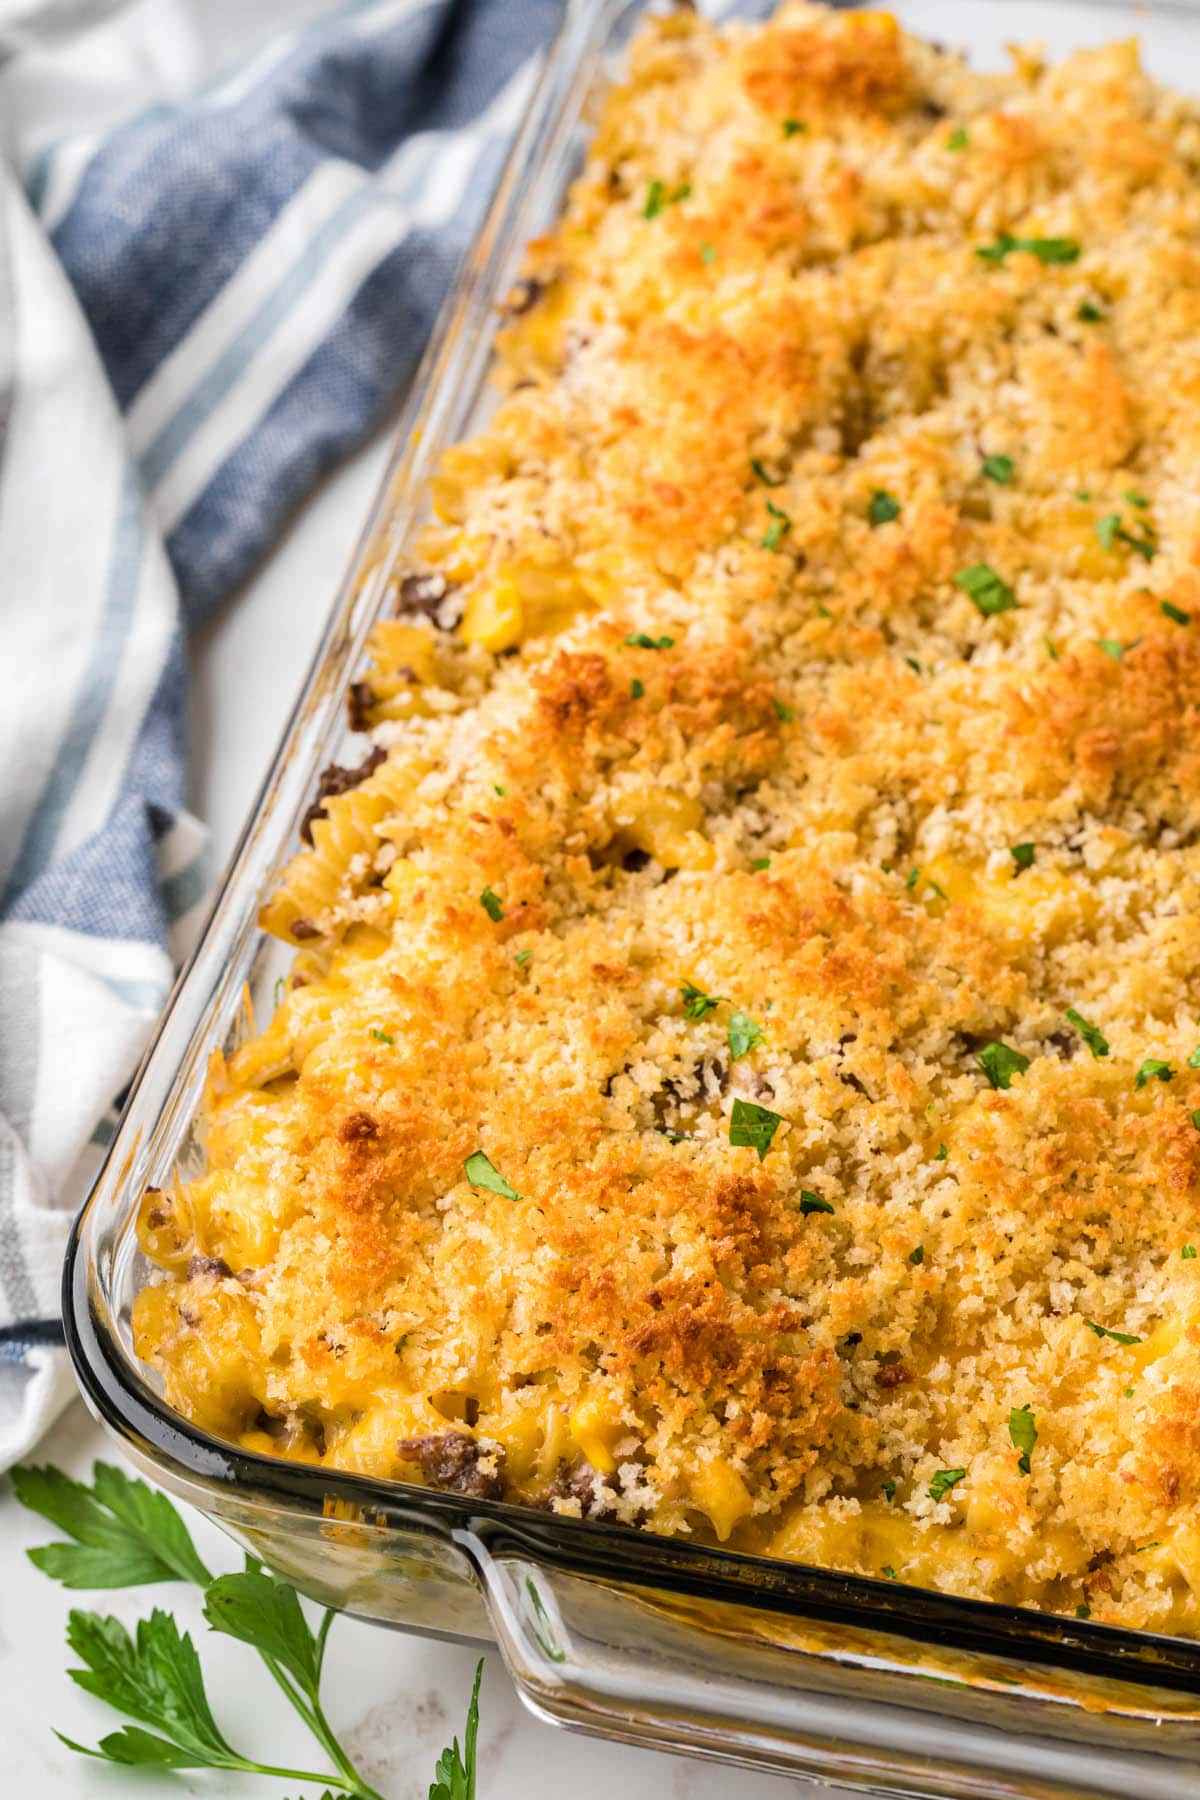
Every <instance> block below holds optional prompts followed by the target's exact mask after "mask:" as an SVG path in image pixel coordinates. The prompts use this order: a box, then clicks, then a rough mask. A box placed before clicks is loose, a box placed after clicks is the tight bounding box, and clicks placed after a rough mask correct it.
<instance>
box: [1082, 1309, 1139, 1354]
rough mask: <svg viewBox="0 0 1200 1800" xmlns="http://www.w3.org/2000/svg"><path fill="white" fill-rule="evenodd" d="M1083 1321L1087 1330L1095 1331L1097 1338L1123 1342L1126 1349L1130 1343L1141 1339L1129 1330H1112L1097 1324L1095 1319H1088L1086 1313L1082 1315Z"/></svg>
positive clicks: (1135, 1342)
mask: <svg viewBox="0 0 1200 1800" xmlns="http://www.w3.org/2000/svg"><path fill="white" fill-rule="evenodd" d="M1083 1322H1084V1324H1085V1325H1086V1326H1087V1328H1088V1330H1089V1331H1094V1332H1095V1334H1096V1336H1097V1337H1098V1338H1111V1339H1112V1341H1113V1343H1114V1344H1124V1345H1125V1347H1126V1349H1128V1348H1129V1346H1130V1344H1140V1343H1141V1341H1142V1340H1141V1338H1140V1337H1135V1336H1134V1334H1133V1333H1132V1332H1131V1331H1112V1330H1110V1328H1109V1327H1108V1326H1107V1325H1097V1323H1096V1321H1095V1319H1089V1318H1088V1317H1087V1315H1086V1314H1085V1315H1084V1320H1083Z"/></svg>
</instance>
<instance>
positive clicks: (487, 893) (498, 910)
mask: <svg viewBox="0 0 1200 1800" xmlns="http://www.w3.org/2000/svg"><path fill="white" fill-rule="evenodd" d="M479 904H480V906H482V908H483V910H484V912H485V913H486V914H487V916H488V918H489V919H491V921H492V923H493V924H494V925H498V924H499V923H500V921H501V919H502V918H503V917H504V904H503V902H502V901H501V899H500V896H499V894H496V893H493V892H492V889H491V888H490V887H485V888H484V890H483V892H482V894H480V896H479Z"/></svg>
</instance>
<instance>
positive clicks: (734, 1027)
mask: <svg viewBox="0 0 1200 1800" xmlns="http://www.w3.org/2000/svg"><path fill="white" fill-rule="evenodd" d="M725 1035H726V1040H727V1042H728V1044H729V1060H730V1061H731V1062H740V1061H741V1059H742V1057H743V1056H749V1054H750V1052H751V1050H757V1048H758V1046H759V1045H760V1044H765V1043H766V1041H767V1040H766V1037H765V1035H764V1033H763V1030H762V1027H761V1026H760V1025H758V1024H757V1023H756V1021H755V1020H754V1019H752V1018H751V1017H750V1014H749V1013H747V1012H742V1011H741V1009H740V1008H739V1009H738V1011H737V1012H733V1013H730V1015H729V1027H728V1030H727V1031H726V1034H725Z"/></svg>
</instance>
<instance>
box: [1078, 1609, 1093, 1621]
mask: <svg viewBox="0 0 1200 1800" xmlns="http://www.w3.org/2000/svg"><path fill="white" fill-rule="evenodd" d="M1091 1616H1092V1609H1091V1607H1090V1606H1077V1607H1076V1608H1075V1617H1076V1618H1077V1619H1090V1618H1091Z"/></svg>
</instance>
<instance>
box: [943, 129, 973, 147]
mask: <svg viewBox="0 0 1200 1800" xmlns="http://www.w3.org/2000/svg"><path fill="white" fill-rule="evenodd" d="M969 141H970V140H969V139H968V137H967V134H966V131H965V130H964V128H963V127H962V126H961V125H956V126H955V128H954V130H953V131H952V132H951V133H950V136H949V137H948V138H947V139H946V148H947V150H965V149H966V147H967V144H968V143H969Z"/></svg>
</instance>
